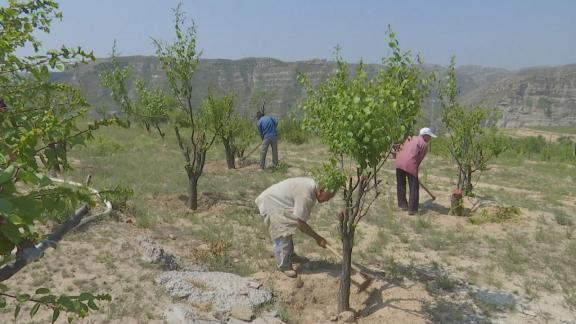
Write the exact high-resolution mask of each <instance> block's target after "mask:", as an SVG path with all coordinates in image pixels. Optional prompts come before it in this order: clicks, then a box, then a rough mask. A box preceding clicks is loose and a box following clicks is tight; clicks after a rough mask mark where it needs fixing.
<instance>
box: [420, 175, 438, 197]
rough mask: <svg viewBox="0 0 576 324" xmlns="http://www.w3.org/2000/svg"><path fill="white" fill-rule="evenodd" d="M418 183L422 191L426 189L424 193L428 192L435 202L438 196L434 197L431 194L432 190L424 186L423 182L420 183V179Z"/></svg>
mask: <svg viewBox="0 0 576 324" xmlns="http://www.w3.org/2000/svg"><path fill="white" fill-rule="evenodd" d="M418 183H419V184H420V187H422V189H424V191H426V192H427V193H428V194H429V195H430V197H432V200H435V199H436V196H434V195H433V194H432V193H431V192H430V190H428V188H426V186H425V185H424V184H422V182H420V179H418Z"/></svg>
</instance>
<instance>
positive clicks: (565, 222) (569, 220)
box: [554, 210, 574, 226]
mask: <svg viewBox="0 0 576 324" xmlns="http://www.w3.org/2000/svg"><path fill="white" fill-rule="evenodd" d="M554 219H555V220H556V223H558V225H562V226H573V225H574V216H572V215H568V214H567V213H565V212H563V211H560V210H556V211H555V212H554Z"/></svg>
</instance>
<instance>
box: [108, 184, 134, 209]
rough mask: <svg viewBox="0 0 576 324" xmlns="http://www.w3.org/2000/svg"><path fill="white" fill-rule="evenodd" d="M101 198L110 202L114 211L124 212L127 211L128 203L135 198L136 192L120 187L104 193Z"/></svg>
mask: <svg viewBox="0 0 576 324" xmlns="http://www.w3.org/2000/svg"><path fill="white" fill-rule="evenodd" d="M100 196H102V198H103V199H104V200H108V201H109V202H110V203H111V204H112V208H113V209H114V210H118V211H124V210H126V203H127V202H128V200H129V199H130V198H132V196H134V190H132V188H128V187H124V186H121V185H118V186H116V187H114V188H112V189H109V190H105V191H102V192H101V193H100Z"/></svg>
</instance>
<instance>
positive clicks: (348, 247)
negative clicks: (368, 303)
mask: <svg viewBox="0 0 576 324" xmlns="http://www.w3.org/2000/svg"><path fill="white" fill-rule="evenodd" d="M350 230H351V231H352V232H351V233H350V234H347V233H341V234H342V271H341V274H340V289H339V290H338V313H342V312H345V311H347V310H350V276H351V275H352V247H353V242H354V232H353V231H354V230H353V229H350Z"/></svg>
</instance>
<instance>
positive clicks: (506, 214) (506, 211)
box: [468, 206, 520, 225]
mask: <svg viewBox="0 0 576 324" xmlns="http://www.w3.org/2000/svg"><path fill="white" fill-rule="evenodd" d="M518 216H520V209H519V208H518V207H514V206H510V207H505V206H495V207H494V209H493V211H492V212H490V211H489V210H488V209H482V210H481V211H480V213H479V214H476V215H474V216H471V217H470V218H468V221H469V222H470V223H472V224H475V225H479V224H485V223H503V222H505V221H507V220H510V219H513V218H516V217H518Z"/></svg>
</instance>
